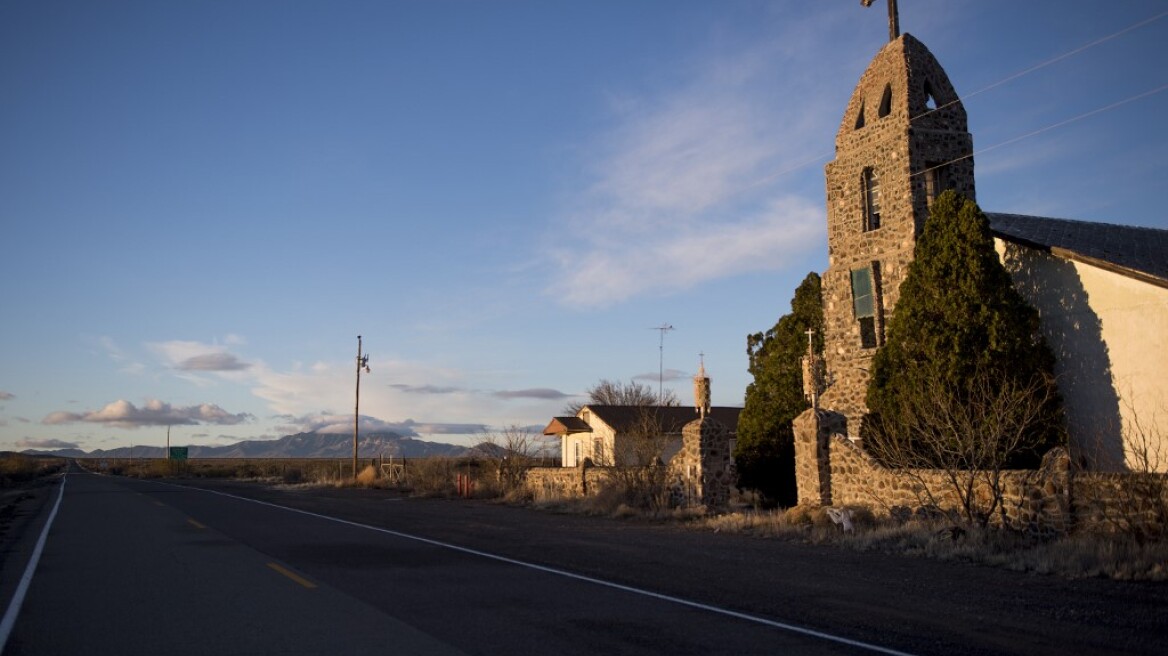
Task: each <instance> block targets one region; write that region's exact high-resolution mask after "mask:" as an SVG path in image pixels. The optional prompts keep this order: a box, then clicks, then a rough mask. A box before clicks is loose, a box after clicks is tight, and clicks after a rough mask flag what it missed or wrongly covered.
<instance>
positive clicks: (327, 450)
mask: <svg viewBox="0 0 1168 656" xmlns="http://www.w3.org/2000/svg"><path fill="white" fill-rule="evenodd" d="M172 446H184V445H182V444H172ZM467 451H469V449H468V448H467V447H463V446H457V445H454V444H444V443H442V442H427V441H425V440H416V439H414V438H411V437H402V436H401V435H398V434H397V433H394V432H392V431H379V432H370V433H363V434H361V435H360V436H359V438H358V442H357V455H358V457H361V458H376V457H378V456H383V455H384V456H386V457H389V456H393V457H395V458H425V457H427V456H461V455H464V454H465V453H467ZM22 453H25V454H28V455H47V456H60V457H64V458H130V457H135V458H165V457H166V448H165V447H161V446H144V445H143V446H135V447H133V448H132V449H131V447H118V448H116V449H95V450H93V451H82V450H81V449H51V450H44V449H28V450H25V451H23V452H22ZM352 456H353V436H352V435H351V434H350V435H345V434H342V433H317V432H311V433H297V434H295V435H285V436H284V437H281V438H280V439H277V440H245V441H243V442H237V443H235V444H227V445H224V446H203V445H189V446H187V457H189V458H350V457H352Z"/></svg>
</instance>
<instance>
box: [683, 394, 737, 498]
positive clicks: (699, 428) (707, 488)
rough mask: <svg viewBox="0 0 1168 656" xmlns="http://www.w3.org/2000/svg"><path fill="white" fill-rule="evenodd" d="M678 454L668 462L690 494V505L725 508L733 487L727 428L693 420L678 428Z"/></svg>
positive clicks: (705, 421) (705, 419)
mask: <svg viewBox="0 0 1168 656" xmlns="http://www.w3.org/2000/svg"><path fill="white" fill-rule="evenodd" d="M681 436H682V437H681V451H680V452H678V454H677V456H675V457H674V458H673V460H672V462H671V464H672V465H673V467H674V468H675V470H676V471H677V472H678V474H679V476H680V477H681V479H682V481H684V484H685V487H686V489H687V491H688V492H690V494H687V495H686V496H688V497H690V501H691V503H695V504H697V505H704V506H706V507H708V508H725V507H726V506H727V505H729V503H730V487H731V486H732V485H733V484H734V471H733V469H732V467H733V463H734V460H733V454H731V453H730V429H728V428H727V427H726V425H725V424H723V423H722V422H720V421H716V420H714V419H711V418H710V417H705V418H702V419H695V420H693V421H691V422H689V423H688V424H686V425H685V426H684V427H683V428H682V429H681Z"/></svg>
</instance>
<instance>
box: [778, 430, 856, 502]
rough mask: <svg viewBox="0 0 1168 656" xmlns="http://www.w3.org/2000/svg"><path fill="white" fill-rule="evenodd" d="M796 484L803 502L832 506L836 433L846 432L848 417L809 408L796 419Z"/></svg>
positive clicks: (800, 499) (843, 433)
mask: <svg viewBox="0 0 1168 656" xmlns="http://www.w3.org/2000/svg"><path fill="white" fill-rule="evenodd" d="M791 423H792V428H793V429H794V431H795V485H796V489H797V491H798V495H799V504H800V505H813V506H830V505H831V450H830V448H829V446H830V440H831V436H832V435H833V434H841V435H846V434H847V418H846V417H844V415H841V414H839V413H835V412H830V411H827V410H812V409H808V410H806V411H804V412H803V414H801V415H799V416H798V417H796V418H795V420H794V421H793V422H791Z"/></svg>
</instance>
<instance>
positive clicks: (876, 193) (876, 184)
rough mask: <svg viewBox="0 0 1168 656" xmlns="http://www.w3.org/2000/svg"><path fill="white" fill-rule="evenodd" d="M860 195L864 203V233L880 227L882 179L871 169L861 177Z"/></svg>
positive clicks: (866, 170)
mask: <svg viewBox="0 0 1168 656" xmlns="http://www.w3.org/2000/svg"><path fill="white" fill-rule="evenodd" d="M860 195H861V197H862V198H863V201H864V232H868V231H869V230H875V229H877V228H879V227H880V178H878V177H876V172H875V171H874V170H872V168H871V167H869V168H866V169H864V173H863V174H862V175H861V176H860Z"/></svg>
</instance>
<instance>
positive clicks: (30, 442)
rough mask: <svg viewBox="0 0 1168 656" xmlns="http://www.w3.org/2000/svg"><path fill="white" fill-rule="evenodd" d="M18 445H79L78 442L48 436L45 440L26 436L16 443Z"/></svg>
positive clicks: (48, 446) (72, 446) (43, 446)
mask: <svg viewBox="0 0 1168 656" xmlns="http://www.w3.org/2000/svg"><path fill="white" fill-rule="evenodd" d="M16 446H19V447H25V448H28V449H76V448H78V445H77V443H76V442H66V441H64V440H58V439H56V438H48V439H43V440H34V439H31V438H25V439H23V440H20V441H19V442H17V443H16Z"/></svg>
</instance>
